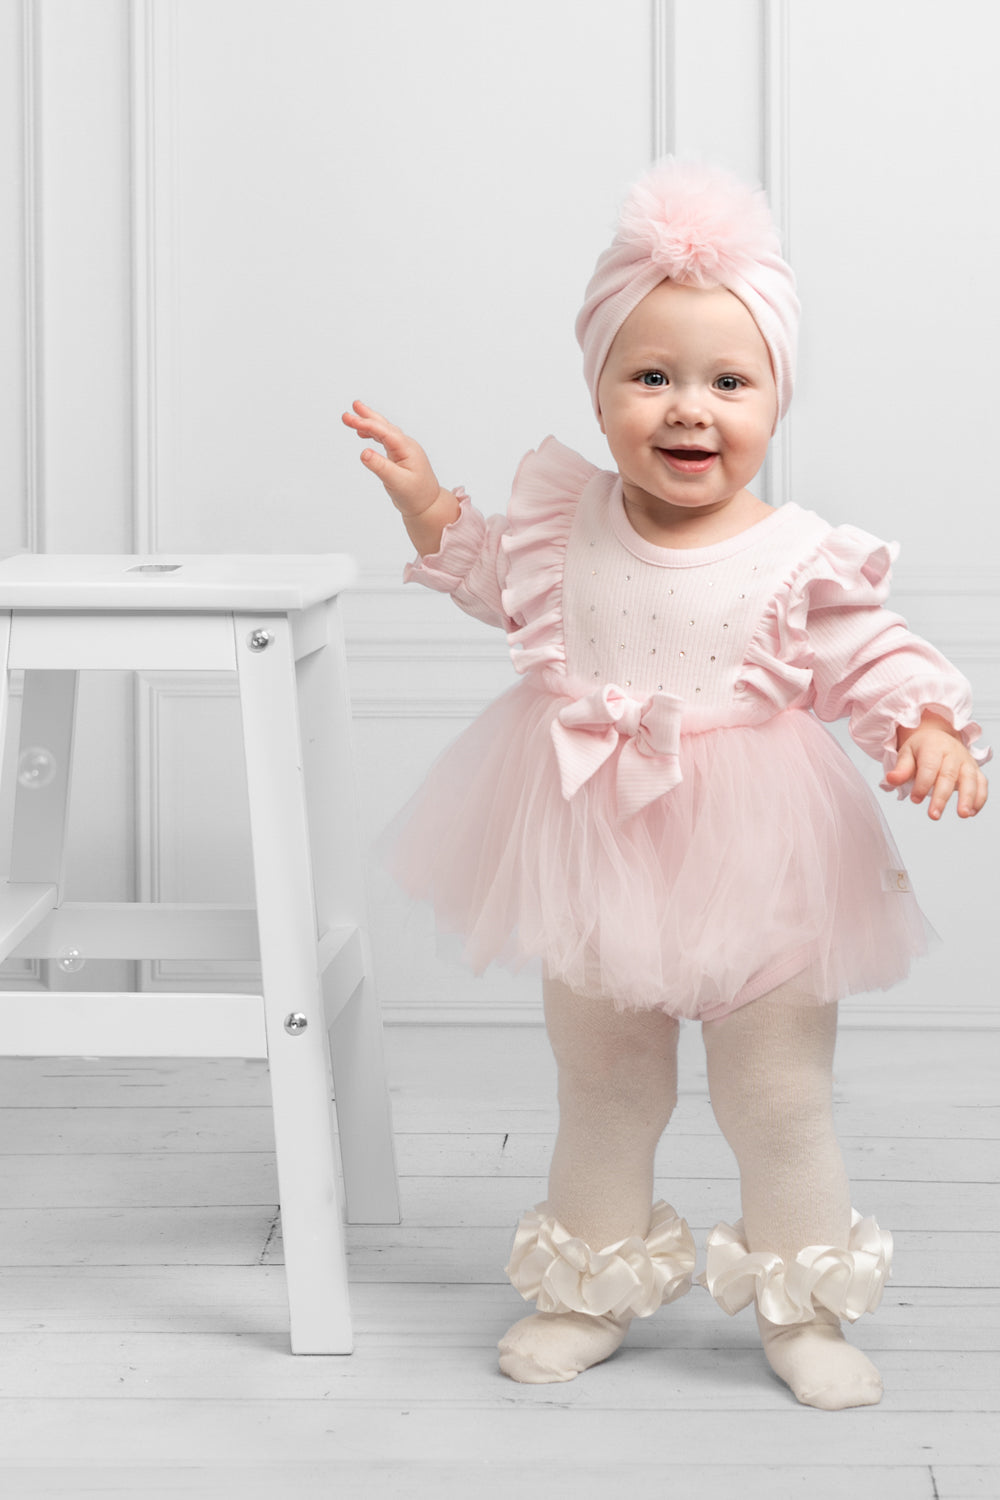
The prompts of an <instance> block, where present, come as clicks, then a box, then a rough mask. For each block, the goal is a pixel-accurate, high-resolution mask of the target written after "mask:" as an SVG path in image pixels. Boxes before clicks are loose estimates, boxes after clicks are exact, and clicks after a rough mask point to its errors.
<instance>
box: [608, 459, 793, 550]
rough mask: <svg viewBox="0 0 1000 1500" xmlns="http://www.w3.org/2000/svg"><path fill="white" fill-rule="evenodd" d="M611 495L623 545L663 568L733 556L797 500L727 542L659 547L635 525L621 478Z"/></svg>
mask: <svg viewBox="0 0 1000 1500" xmlns="http://www.w3.org/2000/svg"><path fill="white" fill-rule="evenodd" d="M610 499H611V505H610V510H611V526H612V530H613V531H614V533H615V536H616V537H617V538H618V540H619V541H620V542H621V544H622V546H623V547H625V548H627V550H628V551H629V552H631V554H632V556H633V557H638V558H641V560H642V561H643V562H649V563H653V564H655V565H656V566H658V567H661V568H697V567H701V566H703V564H705V563H713V562H721V561H722V560H723V559H724V558H727V557H732V556H733V555H734V554H735V553H737V552H743V551H744V550H745V549H746V548H747V547H752V546H753V545H754V542H755V541H756V539H757V537H758V535H759V534H760V533H761V532H764V531H768V532H769V531H771V530H772V529H773V527H774V525H775V523H776V522H779V521H780V520H781V517H782V516H787V515H788V514H789V513H790V512H792V511H794V510H795V508H796V507H795V504H794V501H789V502H788V503H787V504H786V505H782V506H778V507H777V508H776V509H775V510H773V511H772V512H771V514H770V515H769V516H765V517H764V519H763V520H762V521H755V522H754V524H753V525H752V526H748V527H747V528H746V530H745V531H738V532H737V533H736V535H735V536H730V537H727V538H726V540H725V541H724V542H713V543H712V545H711V546H710V547H658V546H657V544H656V543H655V542H647V541H646V539H645V537H641V536H640V535H639V533H638V532H637V531H635V530H634V529H633V527H632V524H631V522H630V521H629V518H628V515H627V513H626V510H625V498H624V494H623V487H622V482H621V479H620V478H619V479H617V480H616V482H615V486H614V489H613V490H612V492H611V497H610Z"/></svg>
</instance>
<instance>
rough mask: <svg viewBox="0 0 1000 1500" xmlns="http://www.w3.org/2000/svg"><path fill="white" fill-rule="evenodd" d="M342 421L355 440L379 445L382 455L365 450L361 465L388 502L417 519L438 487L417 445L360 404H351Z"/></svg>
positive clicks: (435, 493)
mask: <svg viewBox="0 0 1000 1500" xmlns="http://www.w3.org/2000/svg"><path fill="white" fill-rule="evenodd" d="M342 421H343V422H344V424H345V426H347V427H352V428H353V429H354V431H355V432H356V433H357V434H358V437H363V438H368V439H369V441H370V442H374V443H381V444H382V447H383V448H384V449H385V453H384V454H382V453H377V452H376V451H375V449H374V448H365V449H364V451H363V452H362V454H361V462H362V463H363V464H364V465H365V468H367V469H371V471H372V473H373V474H374V475H376V476H377V478H379V479H381V481H382V483H383V484H384V485H385V489H386V493H387V494H388V496H389V499H390V500H391V501H392V503H393V505H394V506H395V507H396V509H397V510H398V511H399V512H400V513H401V514H402V515H404V516H409V517H414V516H419V515H421V514H422V513H423V512H424V511H425V510H428V509H429V508H430V507H431V506H432V505H433V504H434V502H435V500H436V499H437V497H438V491H439V490H440V488H441V486H440V485H439V484H438V481H437V476H436V475H435V473H434V470H433V469H432V468H431V466H430V461H429V459H428V457H427V454H426V453H425V452H424V450H423V449H422V448H421V447H420V445H419V443H415V442H414V441H413V439H412V438H411V437H407V435H406V433H405V432H403V431H402V430H401V429H400V428H399V427H396V426H395V425H394V424H393V423H392V422H390V421H389V420H388V418H387V417H383V416H382V415H381V414H380V413H379V412H377V411H373V410H372V408H371V407H370V406H366V405H365V403H364V402H363V401H355V402H354V403H353V407H352V410H351V411H345V412H344V415H343V418H342Z"/></svg>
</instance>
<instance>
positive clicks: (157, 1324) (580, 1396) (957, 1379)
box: [0, 1027, 1000, 1500]
mask: <svg viewBox="0 0 1000 1500" xmlns="http://www.w3.org/2000/svg"><path fill="white" fill-rule="evenodd" d="M388 1044H389V1055H390V1068H391V1077H392V1082H393V1090H394V1101H395V1112H396V1124H397V1130H398V1137H399V1155H400V1167H401V1173H402V1188H403V1202H404V1213H405V1222H404V1224H403V1225H402V1226H401V1227H400V1228H388V1229H387V1228H367V1227H363V1226H361V1227H357V1226H355V1227H353V1228H351V1230H350V1231H349V1233H350V1242H351V1247H352V1250H351V1257H352V1275H353V1304H354V1308H355V1315H356V1327H357V1348H356V1352H355V1353H354V1354H353V1355H352V1356H351V1357H349V1358H315V1357H313V1358H302V1357H300V1358H293V1357H292V1356H291V1355H290V1354H289V1353H288V1347H287V1342H286V1309H285V1300H284V1285H283V1272H282V1267H281V1247H280V1231H279V1228H278V1224H277V1217H276V1205H275V1183H274V1165H273V1157H272V1154H271V1140H270V1121H269V1112H268V1108H267V1083H266V1078H265V1076H264V1074H263V1072H262V1068H261V1065H259V1064H253V1063H233V1062H205V1063H200V1062H198V1063H159V1062H147V1063H136V1064H132V1063H108V1062H78V1061H75V1062H67V1063H61V1062H52V1061H40V1062H35V1061H30V1060H29V1061H24V1060H18V1061H10V1060H8V1061H5V1062H3V1063H0V1082H2V1087H3V1094H2V1106H0V1153H2V1154H0V1177H2V1183H0V1202H2V1203H3V1204H4V1205H6V1206H5V1207H4V1208H3V1210H2V1211H0V1264H2V1266H3V1272H2V1276H0V1493H2V1494H3V1495H10V1496H17V1497H21V1496H24V1497H28V1496H32V1497H34V1496H40V1495H58V1496H70V1495H73V1496H88V1497H92V1496H105V1495H107V1496H115V1497H119V1500H120V1497H124V1496H127V1497H137V1500H138V1497H143V1496H147V1495H148V1496H153V1497H156V1500H163V1497H166V1496H171V1495H177V1496H184V1497H185V1500H192V1497H213V1500H214V1497H216V1496H221V1495H229V1494H233V1493H235V1494H239V1495H241V1496H243V1497H246V1500H263V1497H265V1496H267V1497H268V1500H285V1497H289V1500H293V1497H300V1496H315V1497H318V1496H334V1495H335V1496H338V1497H339V1496H355V1495H357V1496H365V1497H382V1496H406V1497H410V1496H428V1497H430V1496H434V1497H439V1496H440V1497H463V1500H465V1497H477V1500H478V1497H480V1496H488V1497H489V1496H501V1495H503V1496H505V1497H510V1496H513V1495H517V1494H519V1493H524V1494H531V1495H536V1494H537V1495H538V1496H539V1497H541V1500H547V1497H549V1496H574V1497H577V1500H580V1497H591V1496H594V1497H598V1496H599V1497H601V1500H617V1497H619V1496H621V1497H625V1496H628V1497H630V1500H631V1497H634V1496H645V1495H650V1496H654V1495H655V1496H660V1495H669V1496H672V1497H680V1500H689V1497H692V1500H712V1497H715V1496H726V1497H731V1496H733V1495H739V1496H740V1500H756V1497H763V1496H766V1497H768V1500H775V1497H783V1496H793V1495H794V1496H801V1497H808V1500H826V1497H837V1500H840V1497H843V1496H853V1495H855V1494H857V1495H859V1496H864V1497H868V1496H872V1497H875V1496H877V1497H879V1500H924V1497H928V1500H929V1497H932V1496H936V1497H939V1500H959V1497H972V1496H977V1497H991V1500H997V1497H1000V1422H998V1421H997V1415H996V1413H997V1407H998V1404H1000V1399H998V1388H1000V1380H998V1373H1000V1360H998V1357H997V1350H998V1344H1000V1291H998V1274H997V1273H998V1258H997V1250H998V1247H1000V1200H998V1190H997V1185H996V1162H997V1136H998V1134H1000V1110H998V1107H997V1103H996V1100H997V1091H996V1083H995V1080H996V1077H997V1053H998V1037H997V1033H987V1032H970V1031H963V1032H959V1033H956V1034H948V1033H944V1032H940V1031H936V1032H933V1033H923V1034H918V1033H913V1032H900V1031H884V1032H880V1031H862V1030H845V1031H844V1032H843V1035H842V1038H841V1044H840V1052H839V1068H838V1073H839V1086H838V1092H839V1096H840V1101H841V1104H840V1125H841V1132H842V1137H843V1140H844V1145H845V1149H846V1153H847V1156H848V1162H849V1167H850V1170H851V1172H852V1175H853V1179H854V1183H855V1201H856V1204H857V1206H858V1207H859V1208H860V1209H861V1210H862V1211H863V1212H866V1213H867V1212H874V1213H876V1214H877V1216H878V1218H879V1219H880V1220H881V1222H882V1223H883V1224H884V1225H885V1226H886V1227H889V1228H891V1229H892V1230H893V1231H894V1233H895V1236H896V1244H897V1271H896V1276H895V1279H894V1281H893V1282H892V1283H891V1286H890V1289H889V1290H888V1292H887V1295H886V1297H885V1301H884V1303H883V1307H882V1309H881V1310H880V1312H879V1313H878V1314H877V1315H876V1316H875V1317H874V1318H870V1319H866V1320H864V1321H863V1322H862V1323H860V1324H859V1325H858V1326H857V1328H856V1330H855V1334H854V1337H856V1338H857V1341H858V1342H859V1343H860V1344H862V1345H863V1346H864V1347H865V1348H866V1349H867V1350H869V1351H870V1352H871V1353H872V1354H873V1356H874V1357H875V1359H876V1360H877V1362H878V1363H879V1365H880V1366H881V1368H882V1370H883V1372H884V1375H885V1380H886V1386H887V1394H886V1397H885V1400H884V1402H883V1404H882V1405H881V1406H880V1407H877V1408H868V1409H864V1410H861V1411H853V1412H838V1413H826V1412H816V1411H812V1410H808V1409H806V1408H804V1407H800V1406H798V1405H797V1404H796V1403H795V1401H794V1400H793V1399H792V1397H791V1396H790V1395H789V1394H788V1393H787V1391H786V1390H785V1389H784V1387H782V1386H781V1385H780V1384H778V1383H777V1382H776V1381H775V1380H774V1378H773V1377H772V1376H771V1375H770V1373H769V1372H768V1370H767V1369H766V1367H765V1366H764V1364H763V1362H762V1359H761V1357H760V1355H759V1351H758V1350H757V1348H756V1347H755V1337H754V1327H753V1320H752V1314H751V1313H750V1312H749V1310H748V1311H746V1312H744V1313H743V1314H742V1315H741V1316H740V1317H738V1318H736V1319H727V1318H726V1317H725V1316H724V1315H723V1314H722V1313H721V1312H720V1311H719V1310H718V1309H717V1308H716V1307H715V1305H714V1303H712V1302H711V1300H710V1299H709V1297H708V1295H707V1293H705V1292H703V1291H700V1290H698V1289H696V1290H695V1291H694V1292H693V1293H692V1294H691V1295H690V1296H689V1297H687V1298H685V1299H683V1300H682V1301H681V1302H679V1303H677V1304H675V1305H674V1306H672V1307H668V1308H666V1309H663V1310H662V1311H661V1312H660V1313H659V1314H658V1315H657V1316H656V1317H655V1318H653V1319H650V1320H648V1321H645V1322H643V1323H641V1324H637V1325H635V1326H634V1328H633V1331H632V1334H631V1336H630V1340H629V1343H628V1345H627V1346H626V1348H625V1349H624V1350H623V1351H621V1352H620V1353H619V1354H618V1355H617V1356H616V1357H615V1358H614V1359H612V1360H611V1361H609V1362H608V1363H607V1364H606V1365H603V1366H601V1367H600V1368H599V1369H596V1370H593V1371H591V1372H589V1373H588V1374H587V1375H585V1376H583V1377H582V1378H581V1379H579V1380H576V1381H573V1382H571V1383H569V1384H567V1385H560V1386H519V1385H515V1384H514V1383H512V1382H511V1381H508V1380H506V1379H504V1377H503V1376H501V1375H500V1374H499V1373H498V1371H497V1369H496V1364H495V1354H494V1345H495V1342H496V1339H497V1337H498V1336H499V1335H500V1333H501V1332H502V1331H503V1329H504V1328H505V1327H506V1326H507V1324H508V1323H509V1322H511V1321H512V1320H513V1319H514V1318H516V1317H519V1316H521V1315H522V1313H523V1311H524V1310H525V1309H524V1305H523V1304H522V1303H521V1301H520V1298H519V1297H518V1296H517V1294H516V1293H515V1292H514V1291H513V1290H512V1289H511V1288H510V1286H509V1285H508V1284H507V1283H506V1281H505V1279H504V1277H503V1274H502V1267H503V1265H504V1262H505V1257H506V1252H507V1248H508V1244H509V1239H510V1235H511V1232H512V1229H513V1225H514V1223H515V1221H516V1219H517V1216H518V1214H519V1213H520V1212H521V1210H522V1209H523V1208H525V1207H527V1206H529V1205H531V1204H532V1203H534V1202H535V1201H537V1200H538V1199H540V1198H541V1197H542V1196H543V1195H544V1177H545V1170H546V1164H547V1157H548V1152H549V1148H550V1144H551V1136H552V1130H553V1125H554V1112H553V1108H552V1094H553V1076H552V1069H551V1064H550V1062H549V1058H548V1054H547V1048H546V1044H545V1039H544V1034H543V1033H542V1032H541V1030H536V1029H533V1028H528V1027H513V1028H504V1029H501V1028H496V1029H494V1028H432V1027H427V1028H418V1027H394V1028H391V1029H390V1030H389V1033H388ZM682 1049H683V1059H682V1061H683V1081H682V1087H683V1093H682V1099H681V1104H680V1106H679V1109H678V1112H677V1115H676V1116H675V1120H674V1123H673V1125H672V1126H671V1131H670V1133H669V1135H668V1137H667V1140H666V1142H665V1145H664V1148H663V1150H662V1155H661V1163H662V1181H661V1182H660V1184H659V1187H660V1191H661V1192H662V1193H663V1195H664V1196H665V1197H667V1198H668V1199H669V1200H670V1201H671V1202H673V1203H674V1204H675V1206H676V1207H677V1209H678V1210H679V1211H680V1212H681V1213H683V1214H685V1215H686V1216H687V1217H688V1219H689V1220H690V1222H691V1225H692V1227H693V1229H694V1230H695V1233H696V1237H698V1238H699V1240H700V1241H702V1242H703V1239H704V1232H705V1230H706V1229H707V1228H708V1226H709V1225H710V1224H712V1223H714V1222H715V1221H716V1220H717V1219H718V1218H724V1217H729V1218H731V1217H736V1216H737V1214H738V1202H737V1192H736V1182H735V1180H734V1175H733V1166H732V1161H731V1158H730V1157H729V1155H728V1152H727V1150H726V1148H725V1146H724V1145H723V1144H722V1142H721V1141H720V1139H719V1137H718V1135H717V1133H716V1130H715V1127H714V1124H713V1122H712V1119H711V1115H710V1111H709V1106H708V1103H707V1099H706V1095H705V1083H704V1067H703V1062H702V1053H701V1045H700V1038H699V1033H698V1030H697V1028H695V1027H691V1028H688V1029H687V1030H685V1032H684V1037H683V1040H682Z"/></svg>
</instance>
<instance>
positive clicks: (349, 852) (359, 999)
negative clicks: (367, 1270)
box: [297, 599, 399, 1224]
mask: <svg viewBox="0 0 1000 1500" xmlns="http://www.w3.org/2000/svg"><path fill="white" fill-rule="evenodd" d="M297 673H298V691H299V711H300V715H301V724H302V744H303V750H304V752H305V757H306V760H305V767H306V796H307V800H308V806H309V827H310V830H311V833H312V848H313V871H314V878H315V885H316V908H317V912H318V915H319V922H320V927H321V928H325V927H335V926H352V927H356V928H358V930H359V934H360V937H361V948H362V952H363V954H364V972H365V977H364V979H363V980H362V982H361V984H360V985H359V986H358V988H357V989H356V990H355V991H354V993H353V995H352V996H351V997H350V998H349V999H348V1000H347V1003H346V1004H345V1005H344V1006H343V1008H342V1009H341V1011H340V1013H339V1014H338V1015H337V1016H336V1018H335V1020H334V1022H333V1025H332V1027H331V1028H330V1056H331V1061H332V1064H333V1081H334V1097H335V1098H336V1101H337V1119H338V1122H339V1125H340V1158H341V1162H342V1163H343V1171H344V1188H345V1192H346V1196H347V1217H348V1219H349V1220H351V1221H352V1222H353V1223H362V1224H398V1223H399V1189H398V1185H397V1178H396V1160H395V1148H394V1144H393V1133H392V1110H391V1106H390V1102H389V1090H388V1084H387V1080H386V1071H385V1055H384V1049H383V1040H382V1017H381V1012H380V1009H379V1003H378V994H377V992H376V988H375V983H374V979H373V977H372V961H371V950H370V945H369V940H368V930H367V909H366V908H367V901H366V892H365V880H364V869H363V864H362V856H361V838H360V831H359V826H358V807H357V793H356V789H355V779H354V755H353V743H352V742H353V735H352V725H351V709H350V699H349V695H348V689H347V663H346V660H345V657H344V646H343V635H342V631H341V626H340V613H339V602H338V601H337V600H336V599H333V600H330V601H329V603H328V605H327V644H326V646H325V647H323V648H322V649H320V650H319V651H314V652H312V653H311V654H310V655H309V656H305V657H303V658H302V660H301V661H300V662H299V663H298V667H297Z"/></svg>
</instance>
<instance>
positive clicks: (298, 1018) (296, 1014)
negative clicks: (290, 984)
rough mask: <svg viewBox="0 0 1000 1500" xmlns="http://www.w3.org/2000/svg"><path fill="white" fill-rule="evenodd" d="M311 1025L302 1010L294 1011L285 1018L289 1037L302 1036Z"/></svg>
mask: <svg viewBox="0 0 1000 1500" xmlns="http://www.w3.org/2000/svg"><path fill="white" fill-rule="evenodd" d="M308 1025H309V1019H308V1017H307V1016H304V1015H303V1014H302V1012H301V1011H300V1010H293V1011H292V1012H291V1014H290V1015H287V1016H286V1017H285V1030H286V1031H287V1032H288V1035H289V1036H301V1035H302V1033H303V1031H305V1029H306V1027H307V1026H308Z"/></svg>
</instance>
